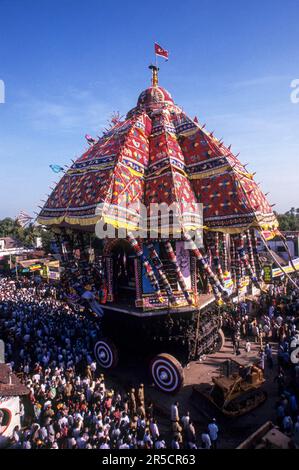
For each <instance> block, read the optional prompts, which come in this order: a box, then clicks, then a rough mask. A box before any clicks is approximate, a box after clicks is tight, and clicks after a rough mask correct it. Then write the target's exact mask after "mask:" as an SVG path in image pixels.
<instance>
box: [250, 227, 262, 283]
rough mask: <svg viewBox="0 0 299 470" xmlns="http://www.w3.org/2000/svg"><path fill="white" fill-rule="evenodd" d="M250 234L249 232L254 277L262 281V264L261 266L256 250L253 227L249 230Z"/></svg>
mask: <svg viewBox="0 0 299 470" xmlns="http://www.w3.org/2000/svg"><path fill="white" fill-rule="evenodd" d="M250 234H251V241H252V250H253V257H254V264H255V272H256V277H257V278H258V280H259V281H262V266H261V262H260V258H259V254H258V251H257V237H256V232H255V229H254V228H252V229H251V230H250Z"/></svg>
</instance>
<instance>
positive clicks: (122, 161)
mask: <svg viewBox="0 0 299 470" xmlns="http://www.w3.org/2000/svg"><path fill="white" fill-rule="evenodd" d="M150 68H151V70H152V83H151V86H150V87H149V88H147V89H146V90H144V91H143V92H142V93H141V94H140V96H139V98H138V101H137V105H136V106H135V107H134V108H133V109H131V110H130V111H129V112H128V113H127V115H126V118H125V119H114V120H113V123H112V124H111V127H110V129H109V130H107V131H106V132H104V134H103V135H102V136H101V137H99V138H98V139H93V138H92V137H90V136H86V139H87V141H88V144H89V148H88V149H87V150H86V151H85V152H84V153H83V155H82V156H81V157H80V158H78V159H77V160H76V161H74V162H73V164H72V166H71V167H70V168H69V169H68V170H67V171H65V172H64V175H63V177H62V178H61V180H60V181H59V183H58V184H57V185H56V187H55V188H54V190H53V192H52V194H51V195H50V196H49V198H48V200H47V202H46V203H45V205H44V207H43V208H42V210H41V212H40V214H39V216H38V222H39V223H40V224H43V225H46V226H52V227H55V228H57V229H58V230H60V231H61V229H63V231H64V232H65V229H66V230H67V229H68V231H69V230H71V231H74V232H78V231H79V230H81V231H86V232H88V231H89V232H90V231H95V232H96V234H97V231H96V230H95V227H97V228H98V226H99V224H100V225H101V224H102V226H104V225H105V226H106V227H111V228H113V229H114V232H113V233H115V236H114V237H113V236H110V237H109V238H116V239H118V238H126V239H127V241H128V242H129V243H130V245H131V247H132V248H133V249H134V252H135V255H136V256H137V258H138V259H139V260H140V261H141V263H142V266H143V270H144V272H145V275H146V277H147V278H148V279H149V281H150V284H151V288H152V289H154V291H155V292H156V295H157V297H158V298H159V299H160V301H161V302H162V299H163V295H162V292H164V293H166V296H167V299H168V300H169V301H170V303H171V304H175V303H176V299H177V294H176V291H174V290H173V289H172V288H171V286H170V283H169V280H168V278H169V272H167V269H166V268H165V266H164V265H163V262H162V261H161V259H160V257H159V250H160V248H161V249H162V251H163V252H164V253H166V254H167V257H168V259H169V262H170V263H171V264H172V265H173V269H174V271H175V273H176V277H177V282H178V285H179V286H180V291H181V293H182V294H183V296H184V298H185V301H186V302H187V303H188V304H192V302H193V298H194V295H193V294H194V288H195V287H194V286H195V284H194V286H193V287H192V289H190V288H188V286H187V284H186V282H185V281H186V280H185V279H184V276H183V274H182V270H181V268H180V266H179V263H178V260H177V252H178V251H179V249H178V246H177V241H175V239H176V240H177V239H180V240H183V241H184V242H188V250H190V254H191V255H192V256H193V258H194V259H195V260H197V261H196V262H198V265H199V266H201V270H202V272H204V273H205V275H206V277H207V279H208V282H209V284H210V286H211V287H212V289H213V292H214V295H215V297H216V298H217V299H218V300H219V301H221V298H226V297H227V295H228V292H229V291H231V287H228V286H231V285H232V284H233V285H234V287H236V288H237V289H241V288H242V279H243V278H244V275H245V274H248V275H249V277H250V279H251V280H252V282H253V283H254V284H256V285H257V286H259V280H261V267H260V263H259V261H258V254H257V242H256V235H255V230H256V229H257V230H260V231H263V232H265V231H267V232H268V233H270V234H271V233H275V231H276V229H277V227H278V222H277V220H276V217H275V215H274V213H273V211H272V208H271V206H270V205H269V203H268V201H267V199H266V197H265V195H264V194H263V193H262V191H261V190H260V188H259V185H257V184H256V183H255V181H254V175H253V174H251V173H249V172H248V171H247V170H246V165H242V164H241V162H240V161H239V159H238V156H236V155H234V154H233V153H232V151H231V148H230V147H226V146H225V145H224V144H223V142H221V141H219V140H218V139H217V138H216V137H215V136H214V135H213V133H209V132H207V131H206V130H205V126H201V125H200V124H199V123H198V120H197V119H196V118H195V119H191V118H190V117H189V116H188V115H187V114H186V113H185V112H184V111H183V110H182V109H181V108H180V107H179V106H177V105H176V104H175V102H174V101H173V98H172V97H171V95H170V93H169V92H168V91H166V90H165V89H164V88H162V87H160V86H159V84H158V70H159V69H158V67H157V66H154V65H152V66H150ZM60 168H61V167H59V170H60ZM61 169H62V168H61ZM55 170H56V169H55ZM62 170H63V169H62ZM162 206H163V207H164V208H166V210H165V212H164V211H163V210H162V211H161V207H162ZM170 219H171V222H170ZM144 221H145V222H144ZM115 229H117V234H116V231H115ZM201 229H204V232H205V237H204V239H205V249H204V250H203V249H202V248H203V245H202V244H201V245H200V243H195V241H194V239H193V235H194V233H195V234H197V235H198V234H199V233H200V230H201ZM120 230H125V236H124V237H123V236H122V237H119V231H120ZM136 231H137V235H136ZM191 234H193V235H191ZM100 238H102V239H105V238H106V237H105V236H102V237H100ZM157 240H158V241H159V243H158V245H157V243H156V242H157ZM196 240H197V241H198V240H199V238H197V239H196ZM106 241H107V239H106ZM162 245H163V248H162ZM246 250H247V252H246ZM188 257H189V254H188V256H187V258H188ZM213 269H214V270H213ZM193 272H194V273H195V272H196V269H195V270H193ZM195 278H196V276H195V277H194V279H195ZM194 282H195V281H194ZM192 295H193V297H192ZM111 298H112V296H111Z"/></svg>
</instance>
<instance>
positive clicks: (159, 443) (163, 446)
mask: <svg viewBox="0 0 299 470" xmlns="http://www.w3.org/2000/svg"><path fill="white" fill-rule="evenodd" d="M154 447H155V449H166V444H165V441H164V440H163V439H161V438H159V439H158V440H157V441H156V442H155V446H154Z"/></svg>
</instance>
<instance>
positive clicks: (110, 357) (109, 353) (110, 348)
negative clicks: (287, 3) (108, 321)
mask: <svg viewBox="0 0 299 470" xmlns="http://www.w3.org/2000/svg"><path fill="white" fill-rule="evenodd" d="M94 355H95V358H96V361H97V363H98V364H99V366H100V367H102V368H103V369H113V368H114V367H116V366H117V363H118V352H117V348H116V346H115V344H114V343H113V342H112V341H111V340H110V339H106V338H105V339H100V340H99V341H97V342H96V344H95V345H94Z"/></svg>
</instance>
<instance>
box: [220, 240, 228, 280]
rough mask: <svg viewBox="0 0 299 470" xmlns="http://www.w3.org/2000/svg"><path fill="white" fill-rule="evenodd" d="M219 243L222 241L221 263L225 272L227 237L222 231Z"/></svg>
mask: <svg viewBox="0 0 299 470" xmlns="http://www.w3.org/2000/svg"><path fill="white" fill-rule="evenodd" d="M221 243H222V264H223V271H224V272H227V271H229V269H228V252H227V239H226V235H225V234H224V233H221Z"/></svg>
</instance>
